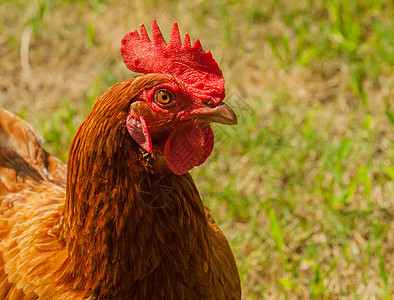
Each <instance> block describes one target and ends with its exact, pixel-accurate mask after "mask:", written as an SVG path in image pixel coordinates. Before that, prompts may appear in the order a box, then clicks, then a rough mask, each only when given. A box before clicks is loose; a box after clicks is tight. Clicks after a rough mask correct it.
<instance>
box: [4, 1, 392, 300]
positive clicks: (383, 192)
mask: <svg viewBox="0 0 394 300" xmlns="http://www.w3.org/2000/svg"><path fill="white" fill-rule="evenodd" d="M393 6H394V2H393V1H389V0H386V1H384V0H359V1H346V0H326V1H323V0H318V1H313V0H299V1H290V0H280V1H277V0H266V1H258V0H251V1H245V0H243V1H232V0H216V1H215V0H196V1H191V2H190V1H172V0H167V1H160V2H157V3H153V2H148V1H140V0H137V1H126V0H117V1H116V0H110V1H101V0H93V1H86V0H79V1H70V0H58V1H50V0H13V1H10V0H5V1H2V2H0V20H1V23H0V57H1V62H0V77H1V80H0V104H1V105H2V106H4V107H5V108H6V109H8V110H11V111H13V112H15V113H18V114H19V115H20V116H22V117H23V118H25V119H26V120H27V121H29V122H30V123H32V124H33V125H34V126H35V127H36V128H37V129H38V130H39V131H40V132H41V133H42V135H43V137H44V139H45V148H46V149H47V150H48V151H50V152H52V153H55V154H56V155H58V156H59V157H60V158H61V159H63V160H64V161H65V160H66V159H67V152H68V147H69V144H70V142H71V139H72V137H73V134H74V132H75V130H76V128H77V127H78V125H79V124H80V123H81V122H82V120H83V119H84V117H85V116H86V114H87V113H88V111H89V109H90V108H91V106H92V104H93V103H94V101H95V99H96V98H97V97H98V96H99V95H100V94H101V93H103V92H104V91H105V90H106V89H108V88H109V87H110V86H112V85H113V84H114V83H116V82H118V81H120V80H122V79H126V78H129V77H131V76H133V74H130V72H129V71H128V70H127V69H126V67H125V66H124V65H123V62H122V59H121V56H120V52H119V47H120V40H121V38H122V37H123V35H124V34H125V33H127V32H129V31H132V30H135V29H139V24H141V23H144V24H146V25H147V28H149V29H148V31H150V23H151V21H152V19H153V18H155V19H156V20H157V21H158V23H159V25H160V27H161V29H162V31H163V33H164V36H165V37H166V38H167V40H168V37H169V32H170V30H171V26H172V23H173V22H175V21H177V22H178V24H179V27H180V30H181V33H182V35H183V34H184V33H186V32H187V33H189V34H190V35H191V37H192V39H196V38H199V39H200V40H201V42H202V45H203V47H204V49H206V50H211V52H212V53H213V55H214V57H215V59H216V60H217V61H218V63H219V65H220V66H221V68H222V70H223V73H224V76H225V79H226V89H227V95H228V96H227V100H226V102H228V103H229V104H230V105H232V106H233V107H234V109H235V110H236V112H237V114H238V116H239V121H240V122H239V125H238V126H236V127H223V126H222V127H221V126H216V125H214V131H215V136H216V145H215V150H214V154H213V155H212V156H211V157H210V158H209V159H208V161H207V162H206V163H205V164H204V165H203V166H202V167H199V168H196V169H194V170H193V171H192V173H193V176H194V178H195V181H196V183H197V186H198V187H199V190H200V192H201V194H202V197H203V199H204V201H205V203H206V205H208V206H209V207H210V208H211V210H212V213H213V215H214V216H215V218H216V219H217V221H218V223H219V225H220V226H221V228H222V229H223V231H224V232H225V234H226V236H227V237H228V239H229V241H230V243H231V246H232V248H233V251H234V254H235V256H236V259H237V262H238V266H239V271H240V275H241V280H242V286H243V298H244V299H296V298H298V299H339V298H350V299H391V297H392V296H393V293H394V289H393V286H394V283H393V270H394V254H393V253H394V183H393V180H394V165H393V162H394V134H393V132H394V131H393V129H394V128H393V126H394V101H393V98H394V97H393V87H394V74H393V69H394V68H393V66H394V9H393Z"/></svg>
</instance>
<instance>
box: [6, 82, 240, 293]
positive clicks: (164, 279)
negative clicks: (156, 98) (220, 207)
mask: <svg viewBox="0 0 394 300" xmlns="http://www.w3.org/2000/svg"><path fill="white" fill-rule="evenodd" d="M160 80H161V79H160V77H155V76H154V75H149V76H148V75H146V76H142V77H139V79H138V80H135V79H130V80H126V81H123V82H120V83H118V84H116V85H115V86H114V87H112V88H111V89H110V90H108V91H107V92H106V93H105V94H104V95H103V96H101V97H100V98H99V99H98V100H97V102H96V104H95V105H94V107H93V110H92V112H91V113H90V114H89V115H88V116H87V118H86V120H85V121H84V122H83V123H82V125H81V126H80V127H79V129H78V131H77V133H76V135H75V138H74V140H73V142H72V145H71V149H70V155H69V161H68V172H67V176H66V175H65V174H66V168H65V166H64V165H63V164H62V163H61V162H60V161H59V160H57V159H56V158H54V157H52V156H50V155H49V154H48V153H47V152H45V151H44V150H43V149H42V148H41V146H40V142H39V138H38V135H37V134H36V133H35V132H34V130H33V129H32V128H31V126H30V125H28V124H27V123H26V122H24V121H23V120H21V119H19V118H18V117H16V116H14V115H12V114H11V113H9V112H7V111H5V110H4V109H2V108H0V175H1V176H0V298H1V299H37V298H38V299H84V298H89V299H163V298H165V299H240V297H241V290H240V282H239V276H238V271H237V267H236V264H235V260H234V257H233V255H232V252H231V249H230V247H229V245H228V243H227V240H226V239H225V237H224V235H223V234H222V232H221V231H220V229H219V227H218V226H217V225H216V224H215V223H214V221H213V219H212V217H211V216H210V214H209V213H208V211H207V209H206V208H204V206H203V204H202V201H201V199H200V196H199V193H198V191H197V188H196V186H195V184H194V182H193V179H192V178H191V176H190V175H189V174H188V173H186V174H184V175H174V174H173V173H172V172H171V171H169V169H168V168H167V167H166V166H165V163H164V162H163V159H162V157H159V156H156V155H155V154H149V153H146V152H145V151H142V150H141V148H140V147H139V146H138V145H137V144H136V143H135V142H134V140H132V139H131V138H130V136H129V135H128V133H127V129H126V126H125V119H126V118H127V115H128V113H129V109H130V108H129V107H130V101H132V99H133V98H134V97H136V96H137V95H138V94H139V93H140V92H141V90H143V89H144V88H147V87H153V86H155V85H156V84H158V83H160ZM157 182H160V184H159V185H155V184H154V183H157ZM152 183H153V184H152ZM65 184H66V190H65V189H64V185H65ZM163 187H165V188H166V189H163Z"/></svg>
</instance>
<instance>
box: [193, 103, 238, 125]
mask: <svg viewBox="0 0 394 300" xmlns="http://www.w3.org/2000/svg"><path fill="white" fill-rule="evenodd" d="M193 116H194V117H197V118H199V119H201V120H204V121H206V122H212V123H220V124H224V125H235V124H237V123H238V119H237V116H236V115H235V113H234V111H233V110H232V109H231V107H230V106H228V105H227V104H226V103H223V102H220V103H219V105H218V106H216V107H214V108H209V109H207V110H205V111H200V112H198V113H196V114H194V115H193Z"/></svg>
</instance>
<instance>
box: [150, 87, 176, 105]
mask: <svg viewBox="0 0 394 300" xmlns="http://www.w3.org/2000/svg"><path fill="white" fill-rule="evenodd" d="M155 99H156V101H157V103H159V104H161V105H168V104H170V103H172V102H173V101H174V97H173V96H172V94H171V93H170V92H167V91H163V90H160V91H157V92H156V94H155Z"/></svg>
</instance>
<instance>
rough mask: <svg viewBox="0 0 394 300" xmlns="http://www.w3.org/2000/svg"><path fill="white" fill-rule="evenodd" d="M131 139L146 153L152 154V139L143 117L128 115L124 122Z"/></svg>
mask: <svg viewBox="0 0 394 300" xmlns="http://www.w3.org/2000/svg"><path fill="white" fill-rule="evenodd" d="M126 125H127V130H128V131H129V133H130V135H131V137H132V138H133V139H134V140H135V141H136V142H137V143H138V144H139V145H140V146H141V147H142V148H143V149H144V150H145V151H147V152H149V153H152V139H151V137H150V134H149V131H148V126H147V125H146V120H145V118H144V117H137V116H133V115H129V116H128V117H127V121H126Z"/></svg>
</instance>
